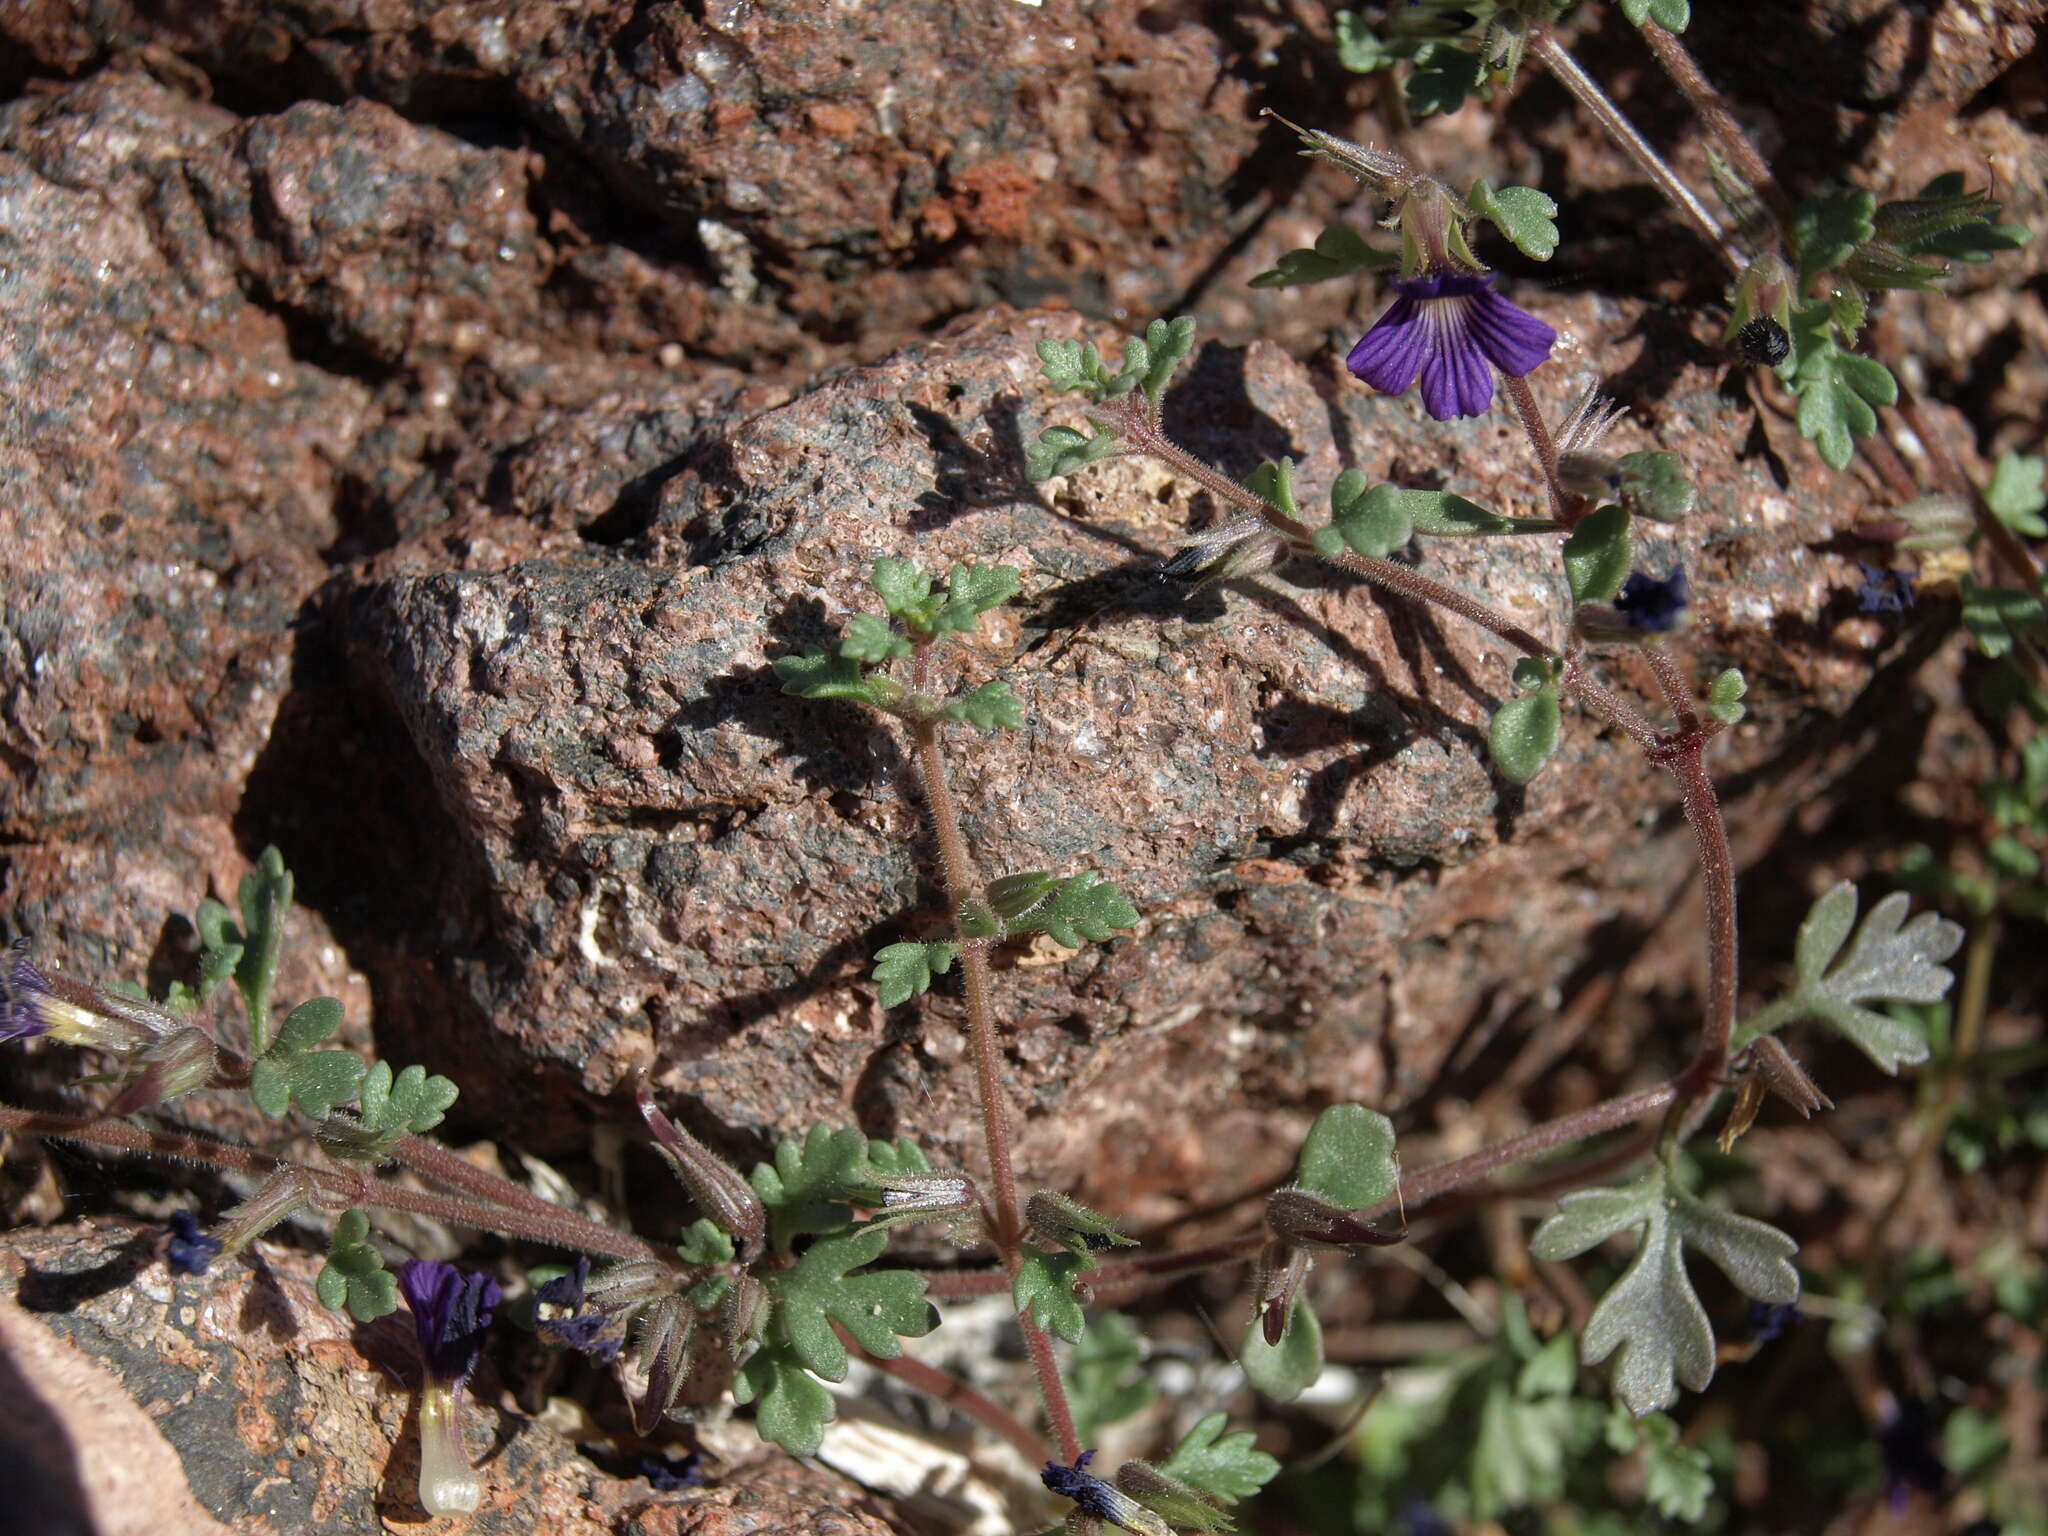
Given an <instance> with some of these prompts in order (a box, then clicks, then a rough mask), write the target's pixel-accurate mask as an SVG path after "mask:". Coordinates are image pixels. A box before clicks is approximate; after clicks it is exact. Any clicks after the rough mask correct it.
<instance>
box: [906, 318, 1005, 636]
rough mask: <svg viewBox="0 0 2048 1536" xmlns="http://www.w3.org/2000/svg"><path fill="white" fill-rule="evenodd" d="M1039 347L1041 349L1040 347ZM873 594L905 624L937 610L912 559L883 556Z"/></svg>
mask: <svg viewBox="0 0 2048 1536" xmlns="http://www.w3.org/2000/svg"><path fill="white" fill-rule="evenodd" d="M1041 350H1043V349H1042V348H1041ZM869 581H870V583H871V584H872V585H873V587H874V589H875V595H876V596H877V597H879V598H881V600H882V606H883V607H884V608H887V609H888V610H889V613H890V615H891V616H892V617H894V618H898V619H901V620H902V621H903V622H904V623H906V624H927V625H928V624H929V623H930V622H931V615H932V614H933V612H935V611H936V607H935V604H934V603H933V600H932V579H931V576H930V575H929V574H928V573H926V572H925V571H923V570H921V569H920V568H919V567H918V565H917V563H916V562H915V561H913V560H901V559H898V558H897V557H896V556H894V555H882V556H880V557H879V558H878V559H877V560H876V561H875V567H874V572H873V574H872V575H871V576H870V577H869Z"/></svg>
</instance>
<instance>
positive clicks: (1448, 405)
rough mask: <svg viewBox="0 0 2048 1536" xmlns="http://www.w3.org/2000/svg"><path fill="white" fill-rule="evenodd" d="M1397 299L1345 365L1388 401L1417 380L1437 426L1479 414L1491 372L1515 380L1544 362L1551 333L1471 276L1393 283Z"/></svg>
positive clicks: (1436, 275) (1486, 281)
mask: <svg viewBox="0 0 2048 1536" xmlns="http://www.w3.org/2000/svg"><path fill="white" fill-rule="evenodd" d="M1394 290H1395V291H1396V292H1397V293H1399V294H1400V297H1399V298H1397V299H1396V300H1394V302H1393V303H1392V304H1391V305H1390V306H1389V307H1388V309H1387V312H1386V313H1385V314H1383V315H1381V316H1380V317H1379V319H1377V320H1375V321H1374V322H1373V325H1372V329H1371V330H1369V331H1367V332H1366V333H1365V335H1364V336H1363V337H1361V338H1360V339H1359V343H1358V345H1357V346H1355V347H1353V348H1352V349H1351V355H1350V356H1349V357H1347V358H1345V359H1344V365H1345V366H1346V367H1347V368H1349V369H1350V370H1351V371H1352V372H1353V373H1355V374H1357V375H1358V377H1359V378H1361V379H1363V380H1364V381H1365V382H1366V383H1368V384H1370V385H1371V386H1372V387H1373V388H1374V389H1376V390H1378V391H1380V393H1382V394H1386V395H1401V394H1406V393H1407V392H1408V389H1409V387H1410V386H1411V385H1413V384H1414V383H1415V380H1416V378H1417V376H1418V375H1419V376H1420V377H1421V379H1422V404H1423V407H1424V409H1426V410H1427V411H1428V412H1429V414H1430V415H1432V416H1434V417H1435V418H1436V419H1437V420H1438V421H1449V420H1450V419H1451V418H1452V417H1454V416H1483V415H1485V414H1486V413H1487V411H1489V410H1491V409H1492V407H1493V373H1494V370H1495V369H1496V368H1497V369H1499V370H1500V371H1501V372H1502V373H1504V374H1506V375H1508V376H1509V377H1510V378H1515V379H1519V378H1521V377H1522V376H1523V375H1524V374H1527V373H1532V372H1534V371H1535V370H1536V369H1537V368H1538V367H1540V366H1541V365H1542V362H1543V360H1544V359H1545V358H1547V357H1548V356H1550V349H1551V347H1552V345H1554V344H1555V343H1556V341H1557V332H1556V331H1554V330H1552V329H1551V328H1550V327H1549V326H1547V325H1545V324H1544V323H1543V322H1542V321H1541V320H1538V319H1537V318H1536V317H1535V316H1534V315H1531V314H1529V313H1527V312H1526V311H1524V310H1521V309H1518V308H1517V307H1516V306H1515V305H1513V304H1510V303H1509V302H1508V301H1507V300H1506V299H1504V298H1502V297H1501V296H1500V295H1499V294H1498V293H1495V292H1494V291H1493V279H1492V278H1491V277H1489V276H1485V275H1483V274H1481V273H1477V272H1431V273H1425V274H1424V275H1422V276H1420V277H1409V278H1397V279H1396V280H1395V282H1394Z"/></svg>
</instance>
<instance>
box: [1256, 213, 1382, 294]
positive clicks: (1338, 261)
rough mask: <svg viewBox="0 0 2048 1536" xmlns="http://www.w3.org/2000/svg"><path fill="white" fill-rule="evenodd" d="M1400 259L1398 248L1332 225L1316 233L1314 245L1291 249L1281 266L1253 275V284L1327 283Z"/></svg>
mask: <svg viewBox="0 0 2048 1536" xmlns="http://www.w3.org/2000/svg"><path fill="white" fill-rule="evenodd" d="M1400 260H1401V257H1400V253H1399V252H1397V251H1383V250H1381V249H1380V248H1379V247H1378V246H1375V245H1368V244H1367V243H1366V239H1365V237H1364V236H1363V235H1361V234H1359V232H1358V231H1357V230H1355V229H1353V228H1352V227H1351V226H1350V225H1349V224H1332V225H1330V226H1329V227H1328V228H1327V229H1325V230H1324V231H1323V232H1322V233H1321V234H1320V235H1317V236H1316V243H1315V245H1314V247H1313V248H1310V249H1299V250H1292V251H1288V252H1287V253H1285V254H1284V255H1283V256H1281V258H1280V261H1279V264H1278V265H1276V266H1272V267H1268V268H1267V269H1266V270H1265V271H1264V272H1261V273H1259V274H1258V275H1257V276H1256V277H1254V278H1253V279H1252V280H1251V286H1252V287H1254V288H1294V287H1299V286H1300V285H1301V284H1303V283H1326V282H1328V281H1330V279H1332V278H1335V277H1350V276H1352V275H1353V274H1355V273H1359V272H1377V271H1379V270H1381V269H1382V268H1385V267H1391V266H1395V265H1397V264H1398V263H1399V262H1400Z"/></svg>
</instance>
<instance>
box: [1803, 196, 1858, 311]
mask: <svg viewBox="0 0 2048 1536" xmlns="http://www.w3.org/2000/svg"><path fill="white" fill-rule="evenodd" d="M1876 211H1877V199H1876V198H1875V197H1872V196H1871V195H1870V194H1869V193H1868V192H1866V191H1864V190H1863V189H1862V188H1861V187H1838V188H1832V189H1830V190H1828V191H1826V192H1816V193H1815V194H1813V195H1812V196H1811V197H1807V198H1802V199H1801V200H1800V203H1799V207H1798V209H1797V210H1796V211H1794V213H1793V215H1792V231H1791V234H1792V244H1793V246H1794V248H1795V249H1796V250H1797V251H1798V252H1799V278H1800V286H1801V287H1802V288H1803V287H1804V286H1805V285H1806V284H1807V283H1808V282H1810V281H1812V279H1814V278H1815V277H1818V276H1819V275H1820V274H1821V273H1823V272H1830V271H1833V270H1834V269H1835V268H1836V267H1839V266H1841V265H1842V264H1843V263H1844V262H1846V261H1847V260H1848V259H1849V258H1850V257H1851V256H1853V255H1855V254H1856V247H1858V246H1859V245H1861V244H1863V242H1864V241H1866V240H1869V239H1871V238H1872V237H1873V236H1875V235H1876V234H1877V225H1876V223H1875V221H1874V219H1873V217H1872V216H1873V215H1874V214H1875V213H1876Z"/></svg>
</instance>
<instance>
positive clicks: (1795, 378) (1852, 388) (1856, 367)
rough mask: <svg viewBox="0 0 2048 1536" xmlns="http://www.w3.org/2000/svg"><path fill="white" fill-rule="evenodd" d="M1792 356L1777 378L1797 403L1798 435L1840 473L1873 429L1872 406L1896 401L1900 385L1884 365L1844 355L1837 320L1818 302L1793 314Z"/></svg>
mask: <svg viewBox="0 0 2048 1536" xmlns="http://www.w3.org/2000/svg"><path fill="white" fill-rule="evenodd" d="M1791 334H1792V355H1791V356H1790V357H1788V358H1786V359H1785V361H1784V362H1782V363H1780V364H1779V365H1778V374H1779V376H1780V377H1781V378H1783V379H1784V380H1785V381H1786V383H1788V384H1789V385H1790V386H1791V388H1792V393H1793V394H1795V395H1796V396H1798V398H1799V430H1800V432H1801V434H1802V435H1804V436H1806V437H1808V438H1810V439H1812V441H1813V443H1814V445H1815V446H1816V447H1818V448H1819V449H1820V456H1821V458H1822V459H1823V460H1825V461H1826V463H1827V464H1828V466H1829V467H1830V468H1832V469H1844V468H1846V467H1847V466H1848V463H1849V460H1850V458H1851V457H1852V456H1853V455H1854V453H1855V448H1856V445H1855V439H1857V438H1859V437H1868V436H1870V434H1871V433H1873V432H1875V431H1876V430H1877V413H1876V411H1875V410H1873V409H1872V407H1873V406H1879V405H1891V404H1893V403H1894V402H1895V401H1896V400H1897V399H1898V398H1899V386H1898V381H1897V380H1896V379H1894V378H1893V377H1892V376H1891V373H1890V371H1889V370H1888V369H1886V368H1885V366H1884V365H1883V364H1882V363H1879V362H1876V361H1874V360H1873V359H1871V358H1867V357H1860V356H1858V355H1857V354H1856V353H1854V352H1845V351H1843V350H1842V348H1841V347H1840V346H1839V345H1837V343H1836V340H1835V321H1834V317H1833V315H1832V314H1831V312H1830V310H1829V308H1828V306H1827V305H1826V304H1825V303H1823V302H1821V301H1818V300H1815V301H1813V302H1810V303H1805V304H1801V305H1799V306H1797V307H1796V308H1795V309H1794V310H1793V311H1792V333H1791Z"/></svg>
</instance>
